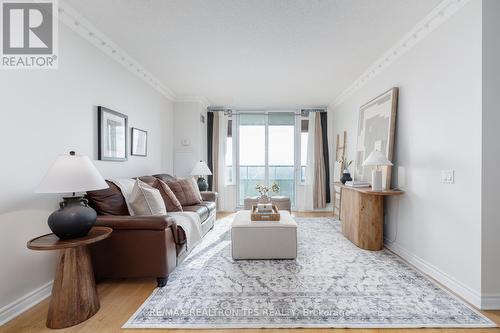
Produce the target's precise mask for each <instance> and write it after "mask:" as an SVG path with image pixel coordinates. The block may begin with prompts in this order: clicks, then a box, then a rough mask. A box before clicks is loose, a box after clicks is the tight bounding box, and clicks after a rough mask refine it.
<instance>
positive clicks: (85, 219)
mask: <svg viewBox="0 0 500 333" xmlns="http://www.w3.org/2000/svg"><path fill="white" fill-rule="evenodd" d="M59 207H61V208H60V209H58V210H56V211H55V212H53V213H52V214H50V216H49V220H48V224H49V227H50V230H52V232H53V233H54V234H55V235H56V236H57V237H59V238H60V239H72V238H79V237H85V236H87V234H88V233H89V231H90V229H92V227H93V226H94V224H95V220H96V218H97V214H96V212H95V210H93V209H92V208H91V207H89V206H88V201H87V199H84V198H82V197H67V198H63V201H62V202H60V203H59Z"/></svg>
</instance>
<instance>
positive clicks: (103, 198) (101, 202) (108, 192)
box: [86, 180, 130, 216]
mask: <svg viewBox="0 0 500 333" xmlns="http://www.w3.org/2000/svg"><path fill="white" fill-rule="evenodd" d="M106 183H107V184H108V186H109V187H108V188H105V189H103V190H97V191H88V192H87V196H86V197H87V199H88V200H89V204H90V206H91V207H92V208H94V209H95V210H96V212H97V215H125V216H128V215H130V213H129V211H128V208H127V203H126V202H125V198H123V195H122V192H121V191H120V189H119V188H118V186H116V185H115V184H113V183H112V182H110V181H107V180H106Z"/></svg>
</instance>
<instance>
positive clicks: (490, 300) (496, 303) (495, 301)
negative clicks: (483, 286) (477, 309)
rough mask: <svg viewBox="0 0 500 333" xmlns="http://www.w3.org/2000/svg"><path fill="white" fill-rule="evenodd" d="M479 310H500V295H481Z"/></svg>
mask: <svg viewBox="0 0 500 333" xmlns="http://www.w3.org/2000/svg"><path fill="white" fill-rule="evenodd" d="M481 310H500V294H483V295H482V297H481Z"/></svg>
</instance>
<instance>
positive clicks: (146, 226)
mask: <svg viewBox="0 0 500 333" xmlns="http://www.w3.org/2000/svg"><path fill="white" fill-rule="evenodd" d="M155 177H157V178H160V179H163V180H169V179H171V178H172V177H171V176H170V175H167V174H159V175H154V176H143V177H139V179H141V180H142V181H144V182H146V183H149V184H152V183H153V182H154V180H155ZM107 183H108V185H109V188H107V189H104V190H98V191H89V192H88V193H87V198H88V200H89V204H90V205H91V206H92V207H93V208H94V209H95V210H96V212H97V222H96V226H105V227H110V228H112V229H113V233H112V234H111V236H110V237H108V238H107V239H105V240H103V241H101V242H97V243H94V244H92V245H90V246H89V248H90V253H91V257H92V265H93V268H94V274H95V277H96V280H102V279H105V278H138V277H154V278H156V279H157V282H158V286H159V287H163V286H164V285H165V284H166V282H167V278H168V275H169V274H170V273H171V272H172V271H173V270H174V269H175V267H176V266H177V265H178V264H179V263H180V262H182V260H183V259H184V258H185V257H186V255H187V251H186V235H185V233H184V230H182V228H181V227H178V226H177V225H176V223H175V219H174V218H173V217H170V216H168V215H166V216H130V213H129V211H128V208H127V204H126V203H125V199H124V197H123V195H122V193H121V191H120V189H119V188H118V187H117V186H116V185H115V184H113V183H111V182H107ZM201 195H202V198H203V202H202V203H201V204H199V205H194V206H186V207H182V208H183V210H184V211H192V212H196V213H197V214H198V215H199V216H200V218H201V221H202V224H201V227H202V231H203V236H204V235H205V234H206V233H207V232H208V231H210V229H212V227H213V225H214V222H215V216H216V208H215V207H216V205H215V201H216V198H217V194H216V193H215V192H202V193H201Z"/></svg>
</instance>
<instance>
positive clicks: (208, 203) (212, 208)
mask: <svg viewBox="0 0 500 333" xmlns="http://www.w3.org/2000/svg"><path fill="white" fill-rule="evenodd" d="M201 204H202V205H203V206H205V207H207V209H208V214H209V215H211V214H212V213H213V212H215V208H216V204H215V202H213V201H203V202H202V203H201Z"/></svg>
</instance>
